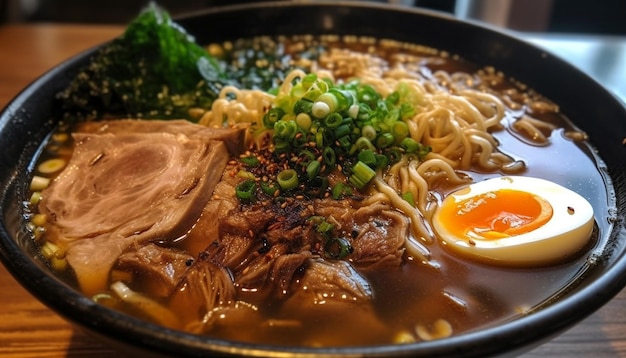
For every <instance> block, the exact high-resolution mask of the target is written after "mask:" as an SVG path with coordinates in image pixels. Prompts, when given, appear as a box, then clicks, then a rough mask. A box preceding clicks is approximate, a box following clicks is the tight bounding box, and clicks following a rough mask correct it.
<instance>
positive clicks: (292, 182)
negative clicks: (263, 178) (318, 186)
mask: <svg viewBox="0 0 626 358" xmlns="http://www.w3.org/2000/svg"><path fill="white" fill-rule="evenodd" d="M276 180H277V181H278V185H280V187H281V188H283V189H284V190H289V189H293V188H295V187H297V186H298V184H299V182H298V173H296V171H295V170H293V169H285V170H283V171H281V172H280V173H278V175H277V176H276Z"/></svg>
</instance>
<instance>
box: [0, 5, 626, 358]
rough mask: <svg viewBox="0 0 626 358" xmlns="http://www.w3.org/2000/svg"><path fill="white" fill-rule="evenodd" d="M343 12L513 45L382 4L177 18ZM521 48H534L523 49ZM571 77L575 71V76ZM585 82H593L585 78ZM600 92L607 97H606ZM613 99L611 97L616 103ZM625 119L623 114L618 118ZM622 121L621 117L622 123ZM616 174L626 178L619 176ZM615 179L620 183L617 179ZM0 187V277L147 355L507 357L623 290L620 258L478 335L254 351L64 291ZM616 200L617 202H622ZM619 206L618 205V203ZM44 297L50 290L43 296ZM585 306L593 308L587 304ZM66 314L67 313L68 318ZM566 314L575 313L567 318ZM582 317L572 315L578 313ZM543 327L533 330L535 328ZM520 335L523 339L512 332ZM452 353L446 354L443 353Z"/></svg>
mask: <svg viewBox="0 0 626 358" xmlns="http://www.w3.org/2000/svg"><path fill="white" fill-rule="evenodd" d="M330 5H333V6H336V5H341V6H350V7H366V8H380V9H381V10H382V9H385V10H389V9H391V10H393V11H396V10H397V11H408V12H415V13H419V14H422V15H427V16H435V17H440V18H443V19H444V20H446V21H450V20H452V21H461V22H465V23H468V24H469V25H471V26H479V27H482V28H484V29H487V30H488V31H495V32H498V33H501V34H503V35H504V36H507V37H511V38H512V39H514V40H516V41H521V40H519V39H518V38H516V37H515V36H513V35H512V34H511V33H510V32H508V31H502V30H500V29H495V28H492V27H490V26H485V25H484V24H481V23H475V22H471V21H465V20H458V19H455V18H453V17H451V16H448V15H446V14H442V13H438V12H434V11H429V10H424V9H417V8H412V9H407V8H404V7H402V8H400V7H398V8H395V7H392V6H389V5H382V4H375V3H361V2H354V1H322V2H320V3H318V4H311V3H304V2H303V3H301V2H288V3H285V2H269V3H255V4H252V5H250V4H244V5H229V6H225V7H218V8H214V9H208V10H206V11H201V12H194V13H193V14H187V15H184V16H182V17H180V19H181V20H184V19H186V18H188V17H189V16H204V15H206V14H212V13H220V12H223V11H238V10H240V9H250V8H257V7H258V8H263V7H266V6H278V7H292V6H330ZM528 46H531V47H534V46H533V45H530V44H528ZM97 48H98V47H96V48H93V49H91V50H87V51H84V52H82V53H79V54H77V55H75V56H73V57H72V58H70V59H68V60H67V61H64V62H63V63H61V64H59V65H57V66H55V67H54V68H52V69H51V70H49V71H47V72H46V73H44V74H43V75H42V76H40V77H39V78H37V79H36V80H35V81H33V82H32V83H31V84H29V85H28V86H27V87H26V88H24V90H22V91H21V92H20V93H19V94H18V95H17V96H16V97H15V98H14V99H13V100H12V101H11V102H10V103H9V104H8V105H7V106H6V107H5V109H4V110H3V111H2V112H1V113H0V133H2V132H3V131H4V129H5V127H6V126H7V124H8V123H9V121H10V120H11V118H12V116H13V113H14V112H16V111H17V109H18V108H20V107H22V105H23V104H24V103H26V102H27V101H28V100H29V98H30V97H31V95H32V94H33V92H34V91H36V90H37V88H39V87H40V86H41V85H42V84H45V83H47V82H48V81H50V80H51V79H53V78H54V77H55V76H57V75H58V74H59V73H62V72H63V71H66V70H67V69H68V68H72V67H73V66H76V64H77V63H79V62H80V61H82V60H83V59H84V58H85V57H87V56H89V55H91V54H92V53H93V52H94V51H95V50H96V49H97ZM576 71H578V70H576ZM589 79H590V80H591V81H595V80H593V79H591V78H590V77H589ZM607 93H608V91H607ZM616 100H617V99H616ZM625 113H626V112H625ZM625 118H626V117H625ZM621 175H626V174H624V173H621ZM16 181H18V175H17V173H12V174H11V177H10V179H9V183H8V185H7V186H11V185H14V184H15V182H16ZM620 181H621V179H620ZM6 190H7V188H6V187H5V188H3V191H4V192H3V194H2V207H1V208H0V211H2V218H3V222H2V230H0V260H1V261H2V262H3V264H4V265H5V267H6V268H7V269H8V271H9V272H10V273H11V274H12V275H13V277H15V278H16V279H17V281H19V282H20V283H21V284H22V286H24V287H25V288H26V289H27V290H28V291H29V292H30V293H31V294H33V295H34V296H35V297H36V298H37V299H38V300H40V301H42V302H43V303H44V304H45V305H47V306H48V307H50V308H51V309H53V310H54V311H56V312H57V313H58V314H60V315H61V316H63V317H65V318H66V319H67V320H69V321H71V322H73V323H75V324H78V325H79V326H81V327H83V328H86V329H87V330H89V331H91V332H92V333H96V334H98V335H100V336H103V337H104V338H105V339H113V340H121V341H124V342H126V343H130V342H134V344H133V345H134V346H137V347H139V348H145V349H147V350H151V351H155V350H156V351H159V350H160V351H163V352H171V353H176V352H178V353H181V354H192V355H193V354H197V353H199V352H214V353H218V354H224V355H240V354H246V355H250V356H266V355H275V356H280V355H284V354H285V353H288V354H289V355H294V356H302V357H307V356H336V355H342V356H371V357H374V356H387V357H390V356H414V355H415V354H416V353H419V354H425V355H429V356H438V355H450V354H453V353H454V354H458V355H467V354H473V353H472V352H477V353H479V354H481V355H483V354H494V353H497V352H500V350H499V349H498V350H492V349H490V348H488V347H489V346H490V345H492V344H493V342H494V340H498V341H503V342H506V345H507V346H509V347H510V348H511V351H515V350H518V349H522V347H524V346H526V345H527V344H528V343H529V342H538V343H540V342H542V341H545V340H547V339H549V338H551V337H552V336H553V335H555V334H557V333H559V332H561V331H563V330H564V329H566V328H568V327H570V326H572V325H574V324H575V323H577V322H578V321H580V320H582V319H583V318H585V317H587V316H589V315H590V314H592V313H593V312H595V311H596V310H597V309H598V308H600V307H601V306H602V305H604V304H605V303H606V302H608V301H609V300H610V299H611V298H613V297H614V296H615V295H616V294H617V293H618V292H619V291H620V290H621V289H622V288H623V287H624V286H626V259H625V258H623V255H621V256H622V258H621V259H617V260H615V262H612V263H611V264H610V265H609V266H608V267H605V268H604V269H605V271H604V272H603V274H602V275H601V276H600V277H598V278H597V279H596V280H594V281H593V282H590V283H588V284H587V285H585V287H582V288H581V289H580V290H577V292H575V293H573V294H572V295H570V296H567V297H564V298H563V299H561V300H559V301H558V302H555V303H553V304H551V305H549V306H547V307H545V308H543V309H541V310H539V311H537V312H534V313H533V314H531V315H528V316H525V317H520V318H516V319H514V320H510V321H508V322H502V323H498V324H496V325H494V326H492V327H487V328H484V329H479V330H475V331H471V332H467V333H462V334H459V335H455V336H452V337H450V338H446V339H442V340H435V341H429V342H418V343H413V344H406V345H384V346H364V347H360V346H359V347H345V348H344V347H342V348H302V347H284V346H273V345H259V344H249V343H242V342H233V341H225V340H218V339H211V338H208V337H204V336H196V335H192V334H188V333H184V332H181V331H175V330H171V329H167V328H163V327H161V326H158V325H156V324H152V323H148V322H145V321H142V320H139V319H136V318H134V317H131V316H128V315H126V314H123V313H120V312H117V311H114V310H112V309H108V308H106V307H104V306H101V305H98V304H96V303H95V302H93V301H92V300H91V299H89V298H88V297H86V296H83V295H82V294H80V293H79V292H78V291H77V290H75V289H73V288H71V287H69V286H68V285H67V284H65V283H63V282H62V281H61V280H59V279H58V278H56V277H54V276H53V274H52V273H51V272H49V271H46V269H45V268H44V267H42V266H41V265H40V264H38V263H37V262H36V261H35V260H34V259H33V258H30V257H28V255H25V253H24V250H23V249H22V248H21V247H20V246H19V245H18V243H17V242H16V241H15V239H14V238H12V237H11V235H10V234H9V233H8V232H7V229H6V226H5V224H6V222H5V220H4V218H5V215H6V213H5V212H4V211H5V208H7V203H6V200H8V199H7V197H10V196H11V195H7V192H6ZM622 201H623V199H622ZM620 204H621V203H620ZM613 235H614V236H616V237H620V238H624V237H626V229H625V228H624V223H623V221H622V220H619V221H618V222H616V223H615V224H614V228H613ZM50 292H54V294H53V295H50ZM591 302H593V304H591ZM68 312H72V313H68ZM572 312H578V314H576V315H574V314H572ZM581 312H582V313H583V314H580V313H581ZM540 326H541V327H546V328H543V329H542V330H538V329H537V327H540ZM520 332H524V334H520ZM451 347H453V348H451Z"/></svg>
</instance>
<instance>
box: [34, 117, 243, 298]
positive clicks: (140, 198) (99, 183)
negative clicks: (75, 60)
mask: <svg viewBox="0 0 626 358" xmlns="http://www.w3.org/2000/svg"><path fill="white" fill-rule="evenodd" d="M143 123H146V126H151V124H150V121H146V122H143ZM134 125H135V127H136V128H134V130H135V132H118V133H103V134H100V133H75V134H74V135H73V137H74V140H75V148H74V153H73V156H72V158H71V160H70V162H69V163H68V165H67V167H66V169H65V170H64V171H63V172H62V173H61V175H59V177H57V178H56V179H55V180H54V181H53V182H52V183H51V185H50V186H49V187H48V188H47V189H46V190H45V191H44V192H43V193H42V194H43V200H42V201H41V203H40V210H41V212H42V213H44V214H46V215H47V217H48V220H49V221H50V223H51V225H50V226H51V227H50V229H49V230H51V231H52V232H53V233H54V234H55V235H53V237H56V241H57V244H59V245H61V246H62V247H64V248H65V250H66V257H67V260H68V263H69V264H70V266H71V267H72V268H73V269H74V271H75V273H76V277H77V279H78V283H79V285H80V286H81V289H82V290H83V291H84V292H85V293H87V294H93V293H96V292H98V291H100V290H103V289H105V285H106V283H107V279H108V275H109V271H110V269H111V267H112V266H113V264H114V263H115V261H116V260H117V258H118V257H119V256H120V255H121V254H122V253H123V252H124V251H125V250H126V249H127V248H129V247H130V246H131V245H141V244H144V243H146V242H149V241H150V240H154V239H165V238H176V237H177V236H181V235H183V234H185V232H187V231H188V230H189V229H190V228H191V226H192V225H193V224H194V222H195V221H196V220H197V218H198V216H199V215H200V213H201V212H202V209H203V207H204V206H205V205H206V203H207V201H208V200H209V198H210V196H211V194H212V192H213V189H214V187H215V185H216V184H217V182H218V181H219V180H220V177H221V174H222V171H223V169H224V167H225V166H226V163H227V161H228V159H229V153H228V150H227V147H226V145H225V144H224V142H222V141H219V140H206V139H205V138H203V137H201V136H197V135H192V134H189V133H188V134H189V135H185V134H181V132H184V130H181V131H178V130H177V128H185V129H186V128H189V127H188V125H187V124H186V123H185V124H181V127H176V125H174V124H169V126H170V127H169V130H171V131H172V132H171V133H167V132H152V131H151V129H152V128H151V129H148V130H146V129H145V128H141V127H142V124H141V122H139V121H135V122H134ZM189 125H191V126H194V127H195V128H196V129H198V130H200V131H201V130H204V129H205V128H204V127H201V126H197V125H193V124H189ZM137 128H139V129H137ZM234 132H238V131H234ZM238 145H241V143H239V144H238Z"/></svg>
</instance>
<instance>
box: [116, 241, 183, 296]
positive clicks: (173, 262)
mask: <svg viewBox="0 0 626 358" xmlns="http://www.w3.org/2000/svg"><path fill="white" fill-rule="evenodd" d="M193 261H194V257H193V256H191V255H189V254H188V253H186V252H182V251H180V250H174V249H171V248H166V247H161V246H158V245H155V244H152V243H150V244H147V245H146V246H142V247H140V248H139V249H137V250H134V251H128V252H125V253H123V254H122V255H121V256H120V257H119V259H118V261H117V265H116V268H117V269H119V270H122V271H128V272H130V273H132V274H137V275H141V276H147V277H143V279H141V280H135V281H141V282H145V283H148V284H149V287H144V290H145V291H147V292H149V293H150V294H151V295H153V296H156V297H169V295H170V294H171V293H172V291H173V290H174V288H175V287H176V285H178V283H179V282H180V281H181V280H182V278H183V275H184V274H185V273H186V272H187V269H189V267H190V266H191V264H192V263H193ZM145 286H148V285H145Z"/></svg>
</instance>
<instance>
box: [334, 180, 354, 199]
mask: <svg viewBox="0 0 626 358" xmlns="http://www.w3.org/2000/svg"><path fill="white" fill-rule="evenodd" d="M331 194H332V196H333V199H335V200H339V199H341V198H342V197H343V196H344V195H352V189H351V188H350V187H349V186H348V185H346V184H344V183H341V182H339V183H337V184H335V186H333V188H332V189H331Z"/></svg>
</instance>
